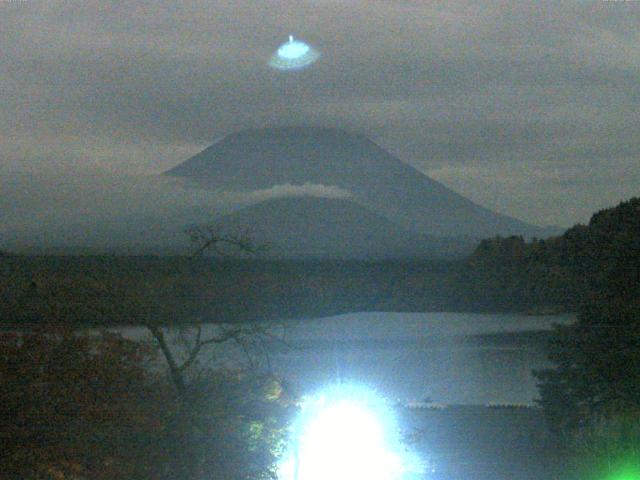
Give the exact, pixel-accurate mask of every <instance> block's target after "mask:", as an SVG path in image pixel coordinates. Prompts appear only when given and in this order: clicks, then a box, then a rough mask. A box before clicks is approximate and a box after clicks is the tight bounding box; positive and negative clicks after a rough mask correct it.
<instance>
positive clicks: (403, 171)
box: [166, 127, 549, 238]
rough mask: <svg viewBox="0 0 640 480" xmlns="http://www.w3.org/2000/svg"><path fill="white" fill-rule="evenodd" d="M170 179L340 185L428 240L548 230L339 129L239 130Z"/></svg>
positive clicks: (227, 184)
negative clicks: (499, 210)
mask: <svg viewBox="0 0 640 480" xmlns="http://www.w3.org/2000/svg"><path fill="white" fill-rule="evenodd" d="M166 174H167V175H171V176H177V177H182V178H187V179H190V180H191V181H193V182H194V183H195V184H197V185H199V186H201V187H206V188H211V189H222V190H235V191H244V192H246V191H252V190H255V189H265V188H270V187H273V186H275V185H281V184H292V185H301V184H305V183H313V184H322V185H326V186H331V187H339V188H341V189H344V190H346V191H348V192H350V193H351V195H352V198H351V200H352V201H354V202H356V203H360V204H362V205H364V206H366V207H367V208H369V209H370V210H372V211H374V212H376V213H379V214H381V215H383V216H384V217H386V218H387V219H388V220H390V221H392V222H394V223H397V224H398V225H400V226H402V227H403V228H405V229H407V230H410V231H413V232H416V233H418V234H422V235H429V236H435V237H474V238H484V237H491V236H494V235H511V234H522V235H525V236H536V235H537V236H546V235H547V234H548V233H549V232H548V231H547V230H546V229H542V228H539V227H536V226H533V225H530V224H527V223H525V222H522V221H520V220H517V219H515V218H512V217H509V216H506V215H501V214H499V213H496V212H492V211H491V210H489V209H487V208H484V207H482V206H480V205H477V204H475V203H473V202H472V201H470V200H468V199H466V198H465V197H463V196H461V195H459V194H457V193H455V192H454V191H452V190H450V189H448V188H447V187H445V186H444V185H442V184H440V183H438V182H436V181H435V180H432V179H431V178H429V177H427V176H426V175H424V174H422V173H421V172H419V171H418V170H416V169H415V168H413V167H411V166H410V165H408V164H406V163H403V162H402V161H401V160H399V159H398V158H396V157H394V156H392V155H391V154H390V153H388V152H387V151H385V150H384V149H383V148H381V147H380V146H378V145H377V144H375V143H374V142H372V141H371V140H369V139H368V138H367V137H365V136H363V135H360V134H353V133H348V132H345V131H342V130H337V129H329V128H316V127H277V128H264V129H253V130H244V131H240V132H237V133H234V134H231V135H229V136H227V137H225V138H223V139H222V140H220V141H218V142H216V143H214V144H213V145H211V146H210V147H208V148H207V149H205V150H204V151H202V152H200V153H199V154H197V155H195V156H194V157H192V158H190V159H188V160H187V161H185V162H183V163H181V164H180V165H178V166H176V167H174V168H172V169H171V170H169V171H168V172H166ZM299 213H300V214H301V215H302V214H303V213H302V212H299Z"/></svg>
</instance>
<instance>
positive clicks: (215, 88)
mask: <svg viewBox="0 0 640 480" xmlns="http://www.w3.org/2000/svg"><path fill="white" fill-rule="evenodd" d="M638 25H640V1H631V0H628V1H593V2H589V1H569V0H563V1H559V2H545V1H535V2H534V1H531V2H527V1H513V0H511V1H494V2H477V1H469V2H467V1H460V2H457V1H447V2H441V1H426V0H424V1H422V0H359V1H356V0H353V1H350V0H315V1H304V0H295V1H285V0H275V1H255V0H232V1H224V2H222V1H219V2H216V1H194V2H182V1H175V0H172V1H166V0H153V1H145V0H135V1H127V0H125V1H120V0H119V1H109V0H100V1H93V0H81V1H80V0H77V1H74V0H69V1H51V0H47V1H40V0H0V188H1V187H2V185H3V183H4V184H5V187H6V184H7V182H9V181H13V180H10V179H12V178H14V177H12V175H14V174H16V172H19V174H20V175H23V177H21V178H24V174H25V173H26V174H29V173H37V175H38V176H39V177H38V178H42V176H45V177H46V176H47V175H48V172H54V173H53V175H52V177H51V178H52V180H51V181H50V184H49V186H50V188H51V189H56V185H57V184H56V181H57V180H55V178H59V176H60V172H61V171H62V172H68V173H67V174H68V175H75V172H78V171H82V172H84V173H83V174H87V173H86V172H100V174H105V175H107V177H108V178H112V177H113V176H114V175H125V176H133V177H135V176H147V177H148V176H153V175H156V174H158V173H160V172H162V171H164V170H166V169H168V168H170V167H172V166H174V165H176V164H178V163H180V162H182V161H184V160H186V159H187V158H189V157H190V156H192V155H194V154H195V153H197V152H199V151H200V150H202V149H203V148H204V147H206V146H208V145H209V144H211V143H212V142H213V141H214V140H216V139H219V138H221V137H222V136H224V135H226V134H229V133H231V132H234V131H237V130H240V129H243V128H250V127H263V126H271V125H321V126H331V127H338V128H345V129H349V130H352V131H357V132H362V133H365V134H367V135H369V136H370V137H371V138H372V139H373V140H374V141H376V142H377V143H378V144H380V145H381V146H383V147H384V148H386V149H388V150H389V151H390V152H392V153H394V154H395V155H397V156H398V157H399V158H400V159H401V160H403V161H405V162H407V163H410V164H411V165H413V166H414V167H416V168H417V169H419V170H420V171H422V172H424V173H425V174H427V175H429V176H431V177H432V178H434V179H436V180H439V181H441V182H442V183H444V184H445V185H447V186H448V187H450V188H452V189H454V190H456V191H457V192H459V193H461V194H463V195H465V196H467V197H468V198H470V199H472V200H474V201H476V202H478V203H480V204H482V205H484V206H487V207H489V208H492V209H494V210H496V211H499V212H501V213H505V214H509V215H512V216H515V217H518V218H520V219H522V220H525V221H529V222H532V223H536V224H539V225H550V224H554V225H559V226H570V225H573V224H575V223H577V222H586V221H588V219H589V216H590V215H591V213H592V212H593V211H595V210H598V209H601V208H605V207H608V206H611V205H614V204H616V203H617V202H619V201H620V200H623V199H626V198H629V197H631V196H634V195H638V194H640V122H638V120H637V112H638V111H640V48H639V43H640V29H639V28H638ZM290 34H292V35H294V36H295V37H296V38H298V39H301V40H304V41H306V42H307V43H309V44H310V45H312V46H313V47H314V48H315V49H316V50H317V51H318V52H319V53H320V55H321V56H320V58H319V59H318V61H317V62H315V63H314V64H313V65H311V66H309V67H308V68H306V69H304V70H300V71H295V72H280V71H276V70H274V69H272V68H270V67H269V65H268V61H269V59H270V58H271V56H272V55H273V53H274V52H275V51H276V50H277V48H278V46H279V45H280V44H282V42H284V41H286V40H287V39H288V37H289V35H290ZM90 174H91V173H90ZM56 175H57V177H56ZM95 175H98V174H97V173H96V174H95ZM4 191H5V192H6V191H10V189H9V190H7V189H6V188H5V189H4ZM132 198H135V197H132ZM5 202H7V199H6V198H5Z"/></svg>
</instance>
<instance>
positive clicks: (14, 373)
mask: <svg viewBox="0 0 640 480" xmlns="http://www.w3.org/2000/svg"><path fill="white" fill-rule="evenodd" d="M157 360H158V358H157V357H156V356H155V355H154V350H153V349H152V348H150V347H149V346H148V345H146V344H144V343H141V342H134V341H131V340H127V339H124V338H123V337H121V336H120V335H116V334H113V333H107V332H103V333H101V334H99V335H97V334H95V333H93V334H81V333H79V332H72V331H70V330H66V329H62V330H61V329H58V328H55V329H51V328H48V327H47V328H42V329H38V330H34V331H30V332H27V333H24V334H15V333H3V334H1V335H0V398H1V399H2V402H1V406H0V425H1V426H2V428H0V437H1V438H0V441H1V444H2V453H1V455H0V471H1V472H2V478H15V479H24V480H40V479H42V480H45V479H46V480H54V479H59V480H62V479H77V480H80V479H92V480H93V479H95V480H100V479H104V480H110V479H123V478H126V479H130V480H135V479H145V480H152V479H158V480H164V479H167V480H168V479H176V478H180V479H184V480H196V479H197V480H200V479H204V478H219V479H259V478H270V477H272V476H273V471H274V468H275V461H276V457H277V455H278V453H279V448H280V446H281V445H280V444H281V441H282V438H283V434H284V428H285V425H286V419H287V418H286V417H287V408H285V406H284V405H283V404H282V401H281V389H280V387H279V382H278V381H277V380H276V379H273V378H271V377H264V376H260V375H257V374H249V373H243V372H220V371H218V372H214V371H202V372H199V375H197V377H196V376H194V377H193V378H192V380H191V381H190V382H189V383H188V385H187V389H186V390H185V391H183V392H178V391H177V390H176V389H175V388H174V387H175V386H174V385H173V384H172V383H171V381H170V379H169V378H168V377H167V376H166V375H164V374H163V373H162V372H163V370H162V369H160V368H159V365H162V364H161V363H160V364H155V365H156V366H155V368H150V364H149V362H151V361H154V362H155V361H157ZM196 378H197V380H196Z"/></svg>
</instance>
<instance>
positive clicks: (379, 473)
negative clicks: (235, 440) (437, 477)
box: [279, 385, 416, 480]
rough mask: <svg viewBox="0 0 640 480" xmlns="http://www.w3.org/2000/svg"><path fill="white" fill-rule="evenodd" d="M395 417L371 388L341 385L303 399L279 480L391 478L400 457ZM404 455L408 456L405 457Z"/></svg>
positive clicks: (401, 467) (398, 471) (396, 475)
mask: <svg viewBox="0 0 640 480" xmlns="http://www.w3.org/2000/svg"><path fill="white" fill-rule="evenodd" d="M397 437H398V432H397V426H396V424H395V419H394V415H393V414H392V411H391V409H390V408H389V407H388V405H387V404H386V403H385V402H384V401H383V400H382V399H381V398H379V397H378V396H377V395H375V394H374V393H373V392H372V391H370V390H368V389H364V388H361V387H356V386H352V385H340V386H336V387H332V388H329V389H326V390H324V391H322V392H320V393H319V394H317V395H314V396H311V397H309V398H307V399H306V400H305V401H304V402H303V405H302V407H301V412H300V417H299V418H298V420H297V424H296V426H295V428H294V435H293V438H292V443H293V445H292V451H291V453H290V454H289V455H288V456H287V457H286V458H285V460H284V462H283V463H282V464H281V467H280V472H279V478H280V480H324V479H329V478H330V479H334V480H343V479H344V480H347V479H348V480H352V479H357V478H366V479H370V480H395V479H400V478H402V476H403V474H404V471H405V470H407V468H411V469H415V465H416V463H415V462H414V461H411V462H409V461H405V452H404V451H403V449H402V446H401V445H400V442H399V440H398V438H397ZM408 458H409V457H408V456H407V459H408Z"/></svg>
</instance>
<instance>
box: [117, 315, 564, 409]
mask: <svg viewBox="0 0 640 480" xmlns="http://www.w3.org/2000/svg"><path fill="white" fill-rule="evenodd" d="M572 319H573V317H572V316H569V315H567V316H540V317H538V316H525V315H482V314H468V313H356V314H348V315H340V316H336V317H329V318H321V319H314V320H302V321H299V322H290V323H288V324H282V325H278V326H274V327H273V328H272V329H271V332H272V333H273V334H274V336H275V337H277V339H278V340H273V341H268V342H264V343H260V344H256V345H253V346H251V347H249V350H250V351H251V353H253V355H252V357H253V358H260V359H261V366H262V367H263V368H270V369H271V370H272V371H273V372H274V373H277V374H280V375H282V376H283V377H284V378H285V379H287V380H288V381H289V382H290V383H291V384H292V386H293V388H294V389H296V390H297V391H299V392H310V391H313V390H316V389H318V388H321V387H322V386H324V385H327V384H330V383H335V382H340V381H342V382H357V383H363V384H367V385H369V386H371V387H373V388H375V389H377V390H379V391H380V392H381V393H383V394H384V395H386V396H388V397H390V398H397V399H399V400H401V401H403V402H407V401H422V400H424V399H425V398H427V397H428V398H429V399H430V400H431V401H433V402H436V403H445V404H460V403H464V404H488V403H525V404H530V403H533V401H534V399H535V398H536V397H537V391H536V382H535V379H534V378H533V376H532V374H531V370H532V369H537V368H542V367H544V366H546V365H547V363H546V360H545V355H544V351H543V344H542V342H541V341H524V338H525V337H524V332H531V331H538V332H539V331H545V330H548V329H550V328H551V325H552V324H553V323H567V322H570V321H571V320H572ZM216 328H218V327H216V326H214V325H207V326H206V330H209V331H214V330H215V329H216ZM124 332H125V334H126V335H127V336H130V337H136V338H139V337H142V336H144V335H145V332H144V330H142V329H138V328H127V329H125V330H124ZM507 333H512V334H513V335H508V336H507V337H504V335H503V337H501V338H498V339H496V338H493V339H492V338H487V337H486V336H487V335H489V336H491V335H496V334H507ZM246 360H247V357H246V355H245V352H243V351H242V349H240V348H239V347H238V346H236V345H227V346H225V347H222V348H220V347H218V348H217V349H216V350H215V351H213V352H210V354H209V355H208V356H207V357H206V359H205V360H204V361H205V362H207V363H216V364H223V365H226V366H231V367H233V366H237V365H241V364H243V363H244V362H246Z"/></svg>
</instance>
